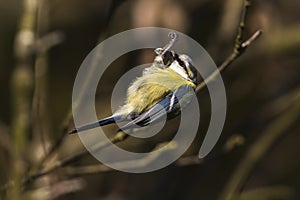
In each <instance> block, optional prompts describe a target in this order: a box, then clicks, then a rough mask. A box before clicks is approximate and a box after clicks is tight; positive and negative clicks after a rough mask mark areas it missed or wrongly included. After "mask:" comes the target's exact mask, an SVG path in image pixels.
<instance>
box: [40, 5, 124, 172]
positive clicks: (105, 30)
mask: <svg viewBox="0 0 300 200" xmlns="http://www.w3.org/2000/svg"><path fill="white" fill-rule="evenodd" d="M125 1H126V0H113V1H111V4H110V7H109V11H108V14H107V17H106V19H105V24H104V28H103V29H102V30H103V31H102V32H101V33H100V35H99V38H98V41H101V40H102V39H103V38H105V37H106V36H107V33H108V27H109V23H110V22H111V18H112V16H113V14H114V13H115V12H116V10H117V8H118V7H119V6H120V5H121V4H122V3H123V2H125ZM95 55H101V53H97V54H95ZM94 59H96V60H97V58H94ZM94 65H95V64H94ZM95 67H97V65H95ZM91 74H93V72H92V70H91ZM87 80H88V78H87ZM71 121H72V109H71V108H70V109H69V111H68V112H67V115H66V117H65V120H64V121H63V123H62V125H61V128H60V134H59V137H58V138H57V140H56V141H55V143H54V144H53V145H52V146H51V147H50V149H49V151H48V153H46V155H45V156H44V157H43V158H42V159H41V162H40V164H39V166H40V167H42V166H43V165H44V164H45V162H46V161H47V160H49V159H50V158H51V157H52V156H53V154H55V152H57V150H58V149H59V148H60V146H61V144H62V143H63V141H64V139H65V138H66V136H67V135H68V128H69V126H70V123H71Z"/></svg>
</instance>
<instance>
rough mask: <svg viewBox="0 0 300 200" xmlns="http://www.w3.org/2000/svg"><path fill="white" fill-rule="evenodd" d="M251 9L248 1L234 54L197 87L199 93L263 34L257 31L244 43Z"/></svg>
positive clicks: (236, 39)
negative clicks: (247, 17)
mask: <svg viewBox="0 0 300 200" xmlns="http://www.w3.org/2000/svg"><path fill="white" fill-rule="evenodd" d="M249 7H250V1H248V0H246V1H245V4H244V9H243V12H242V16H241V20H240V23H239V26H238V33H237V36H236V38H235V45H234V48H233V51H232V53H231V54H230V55H229V56H228V57H227V59H226V60H225V61H224V62H223V63H222V64H221V65H220V66H218V69H217V70H216V71H214V72H213V73H212V74H211V75H209V77H207V78H206V79H205V80H204V81H202V82H201V83H200V84H198V85H197V87H196V92H197V93H198V92H199V91H201V90H202V89H204V88H205V86H206V85H207V84H209V83H210V82H212V81H213V80H214V79H215V78H216V76H218V75H219V74H220V72H222V71H224V70H225V69H226V68H227V67H228V66H229V65H230V64H231V63H232V62H233V61H235V60H236V59H237V58H238V57H240V56H241V55H242V54H243V53H244V52H245V50H246V49H247V48H248V46H250V45H251V44H252V42H254V41H255V40H256V39H257V38H258V37H259V36H260V35H261V34H262V31H261V30H257V31H256V32H255V33H254V34H253V35H252V36H251V37H250V38H249V39H248V40H246V41H244V42H243V41H242V40H243V35H244V28H245V18H246V14H247V11H248V9H249Z"/></svg>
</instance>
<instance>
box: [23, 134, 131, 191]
mask: <svg viewBox="0 0 300 200" xmlns="http://www.w3.org/2000/svg"><path fill="white" fill-rule="evenodd" d="M127 137H128V135H127V134H126V133H123V132H119V133H118V134H116V135H115V136H114V137H113V138H111V139H110V140H111V143H113V144H116V143H118V142H121V141H124V140H125V139H126V138H127ZM111 143H107V142H102V143H99V144H96V145H95V146H93V147H92V149H94V150H98V151H99V150H101V149H104V148H106V147H108V146H109V145H111ZM88 153H89V152H88V151H85V150H84V151H81V152H79V153H77V154H75V155H73V156H70V157H68V158H66V159H64V160H62V161H60V162H57V163H56V164H55V165H53V166H52V167H50V168H49V169H46V170H44V171H41V172H38V173H36V174H33V175H31V176H29V177H28V178H26V179H25V180H24V182H23V185H24V186H26V185H27V184H29V183H31V182H32V181H34V180H36V179H38V178H40V177H42V176H45V175H48V174H50V173H52V172H54V171H56V170H57V169H59V168H61V167H65V166H67V165H70V164H72V163H74V162H76V161H77V160H78V159H80V158H81V157H82V156H85V155H87V154H88Z"/></svg>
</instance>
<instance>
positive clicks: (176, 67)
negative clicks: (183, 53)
mask: <svg viewBox="0 0 300 200" xmlns="http://www.w3.org/2000/svg"><path fill="white" fill-rule="evenodd" d="M169 68H170V69H172V70H173V71H175V72H176V73H177V74H179V75H180V76H182V77H183V78H185V79H188V75H187V74H186V72H185V71H184V70H183V69H182V67H180V65H179V63H178V62H177V61H174V62H173V63H172V64H171V65H170V67H169Z"/></svg>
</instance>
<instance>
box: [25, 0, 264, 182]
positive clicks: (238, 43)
mask: <svg viewBox="0 0 300 200" xmlns="http://www.w3.org/2000/svg"><path fill="white" fill-rule="evenodd" d="M113 2H114V3H115V4H120V2H123V1H117V0H116V1H113ZM249 6H250V3H249V1H245V6H244V8H243V13H242V17H241V21H240V24H239V27H238V33H237V36H236V40H235V46H234V50H233V52H232V54H231V55H230V56H229V57H228V58H227V59H226V60H225V61H224V62H223V63H222V64H221V65H220V66H219V67H218V70H217V71H215V72H213V73H212V74H211V75H210V76H209V77H208V78H207V79H206V80H205V81H203V82H201V83H200V84H199V85H198V86H197V88H196V92H199V91H201V90H202V89H204V88H205V86H206V84H208V83H209V82H211V81H213V80H214V78H215V77H216V76H217V75H218V74H219V73H220V72H222V71H223V70H224V69H226V68H227V67H228V66H229V65H230V64H231V63H232V62H234V61H235V60H236V59H237V58H238V57H239V56H241V55H242V54H243V53H244V52H245V50H246V49H247V47H248V46H250V45H251V44H252V42H253V41H255V40H256V39H257V38H258V37H259V36H260V35H261V33H262V32H261V31H260V30H258V31H256V32H255V33H254V34H253V35H252V36H251V37H250V38H249V39H248V40H246V41H244V42H243V41H242V38H243V31H244V26H245V17H246V13H247V11H248V8H249ZM112 8H114V9H112V11H111V12H110V13H113V12H114V11H115V9H116V6H114V5H113V6H112ZM108 16H110V15H108ZM108 19H110V17H108ZM64 136H65V135H64ZM127 136H128V135H127V134H125V133H122V132H119V133H118V134H116V136H115V137H113V138H111V142H112V143H114V144H116V143H118V142H122V141H124V140H125V139H126V138H127ZM61 140H63V138H62V139H61ZM58 142H59V143H58V145H56V146H53V147H55V148H53V151H52V152H55V150H56V149H57V148H59V146H60V143H61V141H58ZM108 145H109V144H107V143H100V144H99V145H97V150H101V149H103V148H106V147H107V146H108ZM87 154H88V151H82V152H79V153H77V154H75V155H73V156H71V157H69V158H67V159H64V160H62V161H60V162H58V163H56V164H55V165H53V166H52V167H50V168H48V169H46V170H41V171H40V172H38V173H36V174H33V175H31V176H29V177H28V178H27V179H26V180H25V181H24V185H27V184H28V183H30V182H31V181H34V180H36V179H38V178H39V177H42V176H45V175H47V174H50V173H52V172H53V171H55V170H57V169H59V168H61V167H65V166H68V165H70V164H72V163H74V162H76V161H77V160H78V159H80V158H81V157H82V156H84V155H87ZM48 157H50V156H49V155H48ZM102 168H103V169H106V168H105V167H102Z"/></svg>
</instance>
